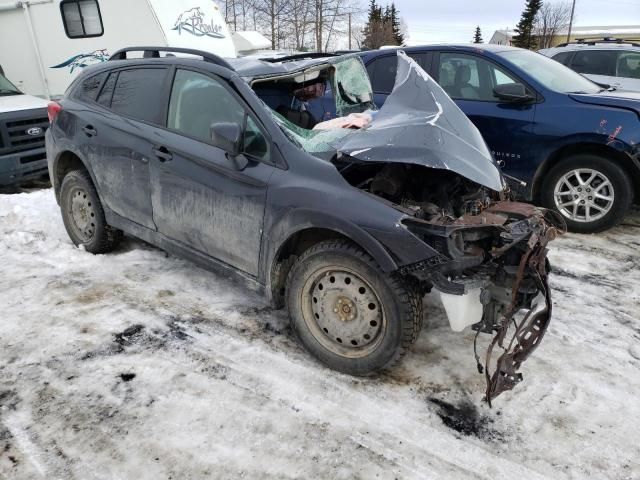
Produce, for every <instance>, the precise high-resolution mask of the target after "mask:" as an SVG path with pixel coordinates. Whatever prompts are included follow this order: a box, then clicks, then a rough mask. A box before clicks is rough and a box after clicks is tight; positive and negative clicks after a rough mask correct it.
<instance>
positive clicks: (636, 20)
mask: <svg viewBox="0 0 640 480" xmlns="http://www.w3.org/2000/svg"><path fill="white" fill-rule="evenodd" d="M555 1H558V0H555ZM367 3H368V2H367ZM378 3H379V4H382V5H385V4H386V0H378ZM389 3H391V0H389ZM395 4H396V7H398V9H399V10H400V15H401V17H402V18H403V19H404V21H405V22H406V24H407V26H408V27H409V37H410V38H409V41H410V42H411V43H422V42H469V41H471V39H472V37H473V32H474V29H475V27H476V25H480V28H481V29H482V35H483V37H484V40H485V42H488V41H489V39H490V38H491V36H492V35H493V32H494V31H495V30H498V29H504V28H506V27H508V28H509V29H513V28H514V27H515V26H516V24H517V23H518V20H519V19H520V15H521V14H522V10H523V8H524V5H525V0H435V1H432V0H395ZM575 24H576V25H577V26H599V25H640V0H576V14H575Z"/></svg>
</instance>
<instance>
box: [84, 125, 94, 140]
mask: <svg viewBox="0 0 640 480" xmlns="http://www.w3.org/2000/svg"><path fill="white" fill-rule="evenodd" d="M82 131H83V132H84V133H86V135H87V137H95V136H96V135H98V131H97V130H96V129H95V128H93V126H92V125H87V126H86V127H84V128H83V129H82Z"/></svg>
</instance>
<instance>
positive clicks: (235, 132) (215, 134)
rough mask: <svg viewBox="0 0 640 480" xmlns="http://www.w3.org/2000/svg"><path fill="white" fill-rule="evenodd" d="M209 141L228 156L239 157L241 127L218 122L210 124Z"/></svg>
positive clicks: (235, 124)
mask: <svg viewBox="0 0 640 480" xmlns="http://www.w3.org/2000/svg"><path fill="white" fill-rule="evenodd" d="M211 141H212V142H213V144H214V145H215V146H216V147H218V148H221V149H222V150H224V151H225V152H227V153H228V154H229V155H230V156H232V157H236V156H238V155H240V151H241V141H242V127H241V126H240V125H239V124H237V123H231V122H220V123H213V124H211Z"/></svg>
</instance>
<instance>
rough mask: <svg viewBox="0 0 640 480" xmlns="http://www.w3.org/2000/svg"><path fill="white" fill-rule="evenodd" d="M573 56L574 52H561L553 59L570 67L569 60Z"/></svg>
mask: <svg viewBox="0 0 640 480" xmlns="http://www.w3.org/2000/svg"><path fill="white" fill-rule="evenodd" d="M571 55H573V52H560V53H558V54H556V55H554V56H553V57H551V58H553V59H554V60H555V61H556V62H559V63H561V64H563V65H568V64H569V60H570V59H571Z"/></svg>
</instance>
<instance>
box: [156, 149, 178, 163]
mask: <svg viewBox="0 0 640 480" xmlns="http://www.w3.org/2000/svg"><path fill="white" fill-rule="evenodd" d="M153 154H154V155H155V156H156V157H158V160H160V161H161V162H170V161H171V160H173V155H172V154H171V152H170V151H169V149H168V148H167V147H155V148H154V149H153Z"/></svg>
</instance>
